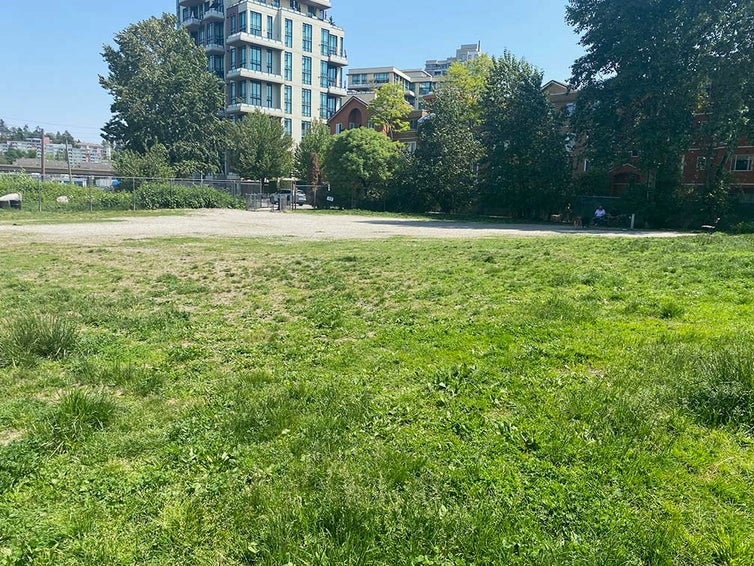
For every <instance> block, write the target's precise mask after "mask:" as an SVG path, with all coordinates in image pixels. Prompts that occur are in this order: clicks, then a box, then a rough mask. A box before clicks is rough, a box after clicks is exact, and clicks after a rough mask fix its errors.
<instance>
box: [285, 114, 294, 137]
mask: <svg viewBox="0 0 754 566" xmlns="http://www.w3.org/2000/svg"><path fill="white" fill-rule="evenodd" d="M283 128H284V129H285V133H286V134H287V135H289V136H292V135H293V121H292V120H291V119H290V118H286V119H285V120H283Z"/></svg>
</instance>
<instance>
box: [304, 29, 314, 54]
mask: <svg viewBox="0 0 754 566" xmlns="http://www.w3.org/2000/svg"><path fill="white" fill-rule="evenodd" d="M302 42H303V46H304V51H306V52H307V53H311V52H312V26H311V24H304V25H303V39H302Z"/></svg>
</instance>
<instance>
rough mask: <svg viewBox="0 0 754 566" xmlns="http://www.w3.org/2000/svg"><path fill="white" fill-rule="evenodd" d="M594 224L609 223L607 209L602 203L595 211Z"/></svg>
mask: <svg viewBox="0 0 754 566" xmlns="http://www.w3.org/2000/svg"><path fill="white" fill-rule="evenodd" d="M592 224H594V225H595V226H601V225H602V224H607V211H606V210H605V209H604V208H602V205H599V206H598V207H597V210H595V211H594V218H593V219H592Z"/></svg>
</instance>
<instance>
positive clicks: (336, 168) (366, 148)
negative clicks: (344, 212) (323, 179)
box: [324, 128, 401, 209]
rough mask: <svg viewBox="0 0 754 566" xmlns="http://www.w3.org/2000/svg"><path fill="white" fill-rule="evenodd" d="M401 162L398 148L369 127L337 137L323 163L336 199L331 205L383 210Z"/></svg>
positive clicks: (349, 131)
mask: <svg viewBox="0 0 754 566" xmlns="http://www.w3.org/2000/svg"><path fill="white" fill-rule="evenodd" d="M400 163H401V150H400V146H399V145H398V144H396V143H394V142H392V141H390V139H389V138H388V137H386V136H385V135H384V134H381V133H379V132H375V131H374V130H372V129H370V128H356V129H353V130H347V131H345V132H343V133H341V134H338V135H337V136H335V137H334V138H333V139H332V142H331V144H330V149H329V151H328V152H327V157H326V158H325V163H324V170H325V173H326V174H327V178H328V179H329V181H330V183H331V184H332V190H333V193H334V195H335V199H336V200H335V201H334V206H338V207H341V208H360V207H365V208H377V209H382V208H383V207H384V203H385V201H386V198H387V188H388V186H389V184H390V182H391V181H392V180H393V177H394V174H395V172H396V170H397V169H398V167H399V166H400Z"/></svg>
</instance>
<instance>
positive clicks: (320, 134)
mask: <svg viewBox="0 0 754 566" xmlns="http://www.w3.org/2000/svg"><path fill="white" fill-rule="evenodd" d="M329 146H330V128H329V127H328V126H327V124H326V123H325V122H322V121H321V120H315V121H313V122H312V125H311V127H310V128H309V130H308V131H307V132H306V134H305V135H304V137H303V138H302V139H301V142H300V143H299V144H298V145H297V146H296V151H295V154H294V174H295V175H296V178H298V179H303V180H305V181H306V182H307V183H309V184H310V185H319V184H321V183H322V163H323V162H324V160H325V155H326V154H327V150H328V148H329Z"/></svg>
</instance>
